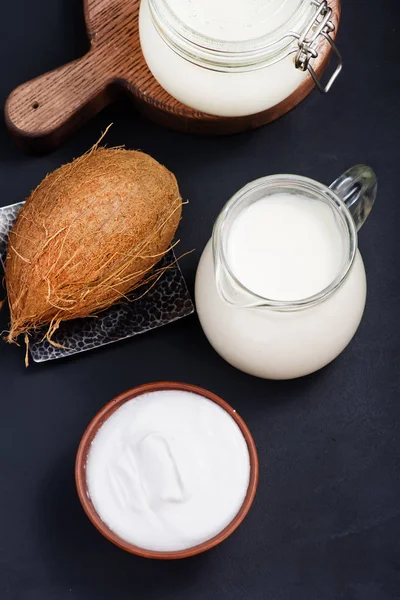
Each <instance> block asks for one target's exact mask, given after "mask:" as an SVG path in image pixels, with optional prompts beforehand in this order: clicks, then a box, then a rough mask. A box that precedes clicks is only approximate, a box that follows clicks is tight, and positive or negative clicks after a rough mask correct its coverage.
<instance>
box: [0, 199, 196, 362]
mask: <svg viewBox="0 0 400 600" xmlns="http://www.w3.org/2000/svg"><path fill="white" fill-rule="evenodd" d="M22 205H23V202H20V203H19V204H13V205H12V206H5V207H3V208H0V262H1V269H2V270H3V271H4V261H5V257H6V253H7V240H8V234H9V231H10V229H11V227H12V226H13V224H14V221H15V219H16V217H17V215H18V212H19V210H20V208H21V206H22ZM157 266H158V267H160V266H170V268H169V269H167V270H166V271H165V273H164V274H163V276H162V277H161V278H160V279H159V281H158V282H157V283H156V285H154V287H153V288H151V289H150V290H149V291H148V292H147V293H145V295H143V294H144V292H145V291H146V288H145V287H142V288H139V289H138V290H136V291H135V292H134V293H132V294H131V296H130V302H127V301H125V302H121V303H120V304H116V305H114V306H112V307H111V308H109V309H107V310H106V311H104V312H102V313H100V315H98V316H97V317H87V318H86V319H76V320H74V321H65V322H64V323H62V324H61V325H60V329H59V330H58V331H57V332H56V333H55V334H54V336H53V340H54V342H56V343H57V344H60V345H61V346H64V348H56V347H54V346H52V345H51V344H50V343H49V342H47V341H42V339H43V333H44V332H43V331H40V330H39V331H36V332H34V333H33V334H32V336H31V343H30V345H29V351H30V354H31V356H32V358H33V360H34V361H35V362H44V361H47V360H54V359H56V358H63V357H66V356H71V355H73V354H77V353H79V352H85V351H87V350H93V349H94V348H99V347H100V346H104V345H106V344H112V343H114V342H118V341H120V340H124V339H126V338H130V337H133V336H135V335H138V334H139V333H145V332H146V331H150V330H151V329H156V328H157V327H161V326H162V325H166V324H168V323H172V322H173V321H176V320H178V319H181V318H183V317H186V316H188V315H190V314H192V313H193V312H194V306H193V302H192V300H191V297H190V295H189V292H188V289H187V285H186V282H185V279H184V277H183V275H182V272H181V270H180V268H179V265H178V263H177V262H176V258H175V254H174V252H173V250H171V251H170V252H168V253H167V254H166V256H165V257H164V258H163V259H162V261H161V262H160V263H159V264H158V265H157Z"/></svg>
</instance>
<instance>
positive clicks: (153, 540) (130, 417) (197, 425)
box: [86, 390, 250, 551]
mask: <svg viewBox="0 0 400 600" xmlns="http://www.w3.org/2000/svg"><path fill="white" fill-rule="evenodd" d="M86 472H87V484H88V491H89V494H90V498H91V500H92V502H93V505H94V507H95V509H96V511H97V513H98V514H99V516H100V518H101V519H102V520H103V521H104V523H105V524H106V525H107V526H108V527H109V528H110V529H111V530H112V531H113V532H114V533H116V534H117V535H119V537H121V538H122V539H124V540H125V541H127V542H129V543H131V544H135V545H137V546H139V547H141V548H144V549H147V550H154V551H173V550H184V549H187V548H191V547H192V546H195V545H197V544H200V543H202V542H204V541H206V540H208V539H210V538H212V537H214V536H215V535H216V534H218V533H219V532H220V531H222V530H223V529H224V528H225V527H226V526H227V525H228V524H229V523H230V522H231V521H232V519H233V518H234V517H235V516H236V514H237V513H238V512H239V510H240V508H241V506H242V504H243V502H244V499H245V496H246V493H247V489H248V485H249V479H250V459H249V453H248V449H247V445H246V441H245V439H244V437H243V435H242V433H241V431H240V429H239V427H238V425H237V424H236V422H235V421H234V420H233V419H232V417H231V416H230V415H229V414H228V413H227V412H226V411H225V410H224V409H223V408H221V407H220V406H219V405H217V404H216V403H214V402H212V401H211V400H207V399H206V398H203V397H202V396H199V395H197V394H193V393H190V392H183V391H175V390H170V391H159V392H151V393H148V394H144V395H143V396H140V397H138V398H135V399H133V400H130V401H128V402H127V403H126V404H124V405H123V406H121V408H119V409H118V410H117V411H116V412H115V413H114V414H113V415H112V416H111V417H110V418H109V419H108V420H107V421H106V422H105V423H104V424H103V425H102V427H101V428H100V430H99V432H98V433H97V435H96V437H95V439H94V441H93V444H92V447H91V449H90V452H89V455H88V460H87V469H86Z"/></svg>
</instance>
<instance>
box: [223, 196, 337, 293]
mask: <svg viewBox="0 0 400 600" xmlns="http://www.w3.org/2000/svg"><path fill="white" fill-rule="evenodd" d="M339 227H340V223H339V222H338V219H337V217H336V215H335V213H334V212H333V210H332V208H331V207H330V206H329V205H328V204H324V203H323V202H320V201H317V200H312V199H310V198H306V197H303V196H297V195H294V194H273V195H271V196H267V197H265V198H263V199H261V200H258V201H256V202H254V203H253V204H251V205H250V206H248V207H247V208H245V209H244V210H243V211H242V212H241V213H240V214H239V215H238V216H237V217H236V219H235V221H234V223H233V225H232V226H231V229H230V231H229V237H228V241H227V261H228V265H229V266H230V268H231V270H232V272H233V274H234V275H235V276H236V278H237V279H238V280H239V281H240V283H242V284H243V285H244V286H245V287H246V288H247V289H249V290H250V291H251V292H253V293H255V294H258V295H259V296H262V297H264V298H269V299H272V300H285V301H290V300H293V301H294V300H301V299H305V298H309V297H310V296H313V295H314V294H317V293H318V292H320V291H322V290H323V289H325V288H326V287H328V286H329V284H330V283H332V281H333V280H334V279H335V278H336V276H337V275H338V274H339V272H340V268H341V266H342V263H343V260H344V257H343V242H342V231H341V229H340V228H339Z"/></svg>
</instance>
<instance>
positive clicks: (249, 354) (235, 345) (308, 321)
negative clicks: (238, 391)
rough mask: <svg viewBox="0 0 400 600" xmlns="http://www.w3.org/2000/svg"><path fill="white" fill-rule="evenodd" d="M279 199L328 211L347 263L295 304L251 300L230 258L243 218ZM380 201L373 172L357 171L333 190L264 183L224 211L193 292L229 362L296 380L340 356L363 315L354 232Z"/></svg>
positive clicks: (308, 182) (296, 182) (291, 179)
mask: <svg viewBox="0 0 400 600" xmlns="http://www.w3.org/2000/svg"><path fill="white" fill-rule="evenodd" d="M277 193H289V194H295V195H298V196H301V197H302V198H304V197H307V198H309V199H312V201H317V203H324V204H325V205H327V206H328V207H329V209H330V211H329V213H330V214H331V213H332V216H333V218H334V219H335V222H337V224H338V227H339V231H340V237H339V244H341V248H340V249H341V251H342V258H341V259H340V261H339V262H340V267H339V268H338V272H337V273H336V275H335V277H334V279H333V280H332V281H330V283H329V285H328V286H327V287H325V288H324V289H323V290H321V291H320V292H318V293H317V294H314V295H313V296H311V297H308V298H301V299H297V300H296V301H287V300H285V301H281V300H279V299H277V300H273V299H270V298H264V297H262V296H260V295H258V294H255V293H253V292H252V291H250V290H249V289H248V288H246V286H245V285H244V284H243V283H242V282H241V281H239V280H238V278H237V277H236V276H235V274H234V272H233V270H232V268H231V265H230V264H229V260H228V258H227V240H228V238H229V235H230V232H231V228H232V225H233V224H234V223H235V221H236V220H237V218H238V217H239V215H240V214H241V212H242V211H243V210H244V209H246V208H247V207H249V206H250V205H251V204H253V203H255V202H257V201H258V200H260V199H262V198H265V197H267V198H268V196H270V195H273V194H277ZM375 196H376V177H375V174H374V172H373V171H372V170H371V169H370V168H369V167H366V166H363V165H358V166H356V167H353V168H352V169H350V170H349V171H347V172H346V173H344V174H343V175H342V176H341V177H339V179H337V180H336V181H335V182H334V183H333V184H332V185H331V186H330V187H329V188H328V187H326V186H325V185H323V184H321V183H318V182H316V181H314V180H312V179H308V178H305V177H300V176H295V175H273V176H271V177H265V178H263V179H259V180H257V181H255V182H253V183H250V184H249V185H247V186H246V187H244V188H243V189H242V190H240V191H239V192H238V193H237V194H236V195H235V196H234V197H233V198H232V199H231V200H230V201H229V202H228V203H227V204H226V206H225V207H224V209H223V210H222V212H221V214H220V215H219V217H218V219H217V221H216V224H215V226H214V231H213V235H212V239H211V240H210V242H209V243H208V244H207V246H206V248H205V250H204V252H203V255H202V257H201V259H200V262H199V266H198V271H197V276H196V291H195V294H196V306H197V312H198V315H199V318H200V323H201V325H202V327H203V330H204V332H205V334H206V336H207V338H208V340H209V341H210V343H211V344H212V346H213V347H214V348H215V350H216V351H217V352H218V353H219V354H220V355H221V356H222V357H223V358H224V359H225V360H227V361H228V362H229V363H230V364H232V365H233V366H235V367H237V368H238V369H241V370H242V371H245V372H246V373H249V374H251V375H255V376H258V377H264V378H268V379H291V378H295V377H301V376H303V375H307V374H309V373H312V372H314V371H316V370H318V369H320V368H322V367H324V366H325V365H326V364H328V363H329V362H331V361H332V360H333V359H334V358H336V357H337V356H338V355H339V354H340V352H342V350H343V349H344V348H345V347H346V346H347V344H348V343H349V342H350V340H351V339H352V337H353V335H354V334H355V332H356V330H357V328H358V326H359V323H360V321H361V317H362V315H363V311H364V306H365V300H366V278H365V271H364V264H363V260H362V258H361V254H360V252H359V251H358V249H357V230H358V229H359V228H360V227H361V226H362V225H363V223H364V221H365V220H366V218H367V216H368V214H369V212H370V210H371V208H372V205H373V203H374V201H375ZM295 226H297V221H295ZM339 247H340V246H339ZM339 262H338V264H339Z"/></svg>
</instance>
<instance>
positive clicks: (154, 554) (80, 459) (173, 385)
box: [75, 381, 259, 560]
mask: <svg viewBox="0 0 400 600" xmlns="http://www.w3.org/2000/svg"><path fill="white" fill-rule="evenodd" d="M166 390H179V391H186V392H192V393H194V394H198V395H200V396H203V397H204V398H208V399H209V400H212V401H213V402H215V403H216V404H218V405H219V406H221V407H222V408H223V409H224V410H226V412H227V413H228V414H229V415H230V416H231V417H232V418H233V419H234V421H235V422H236V423H237V425H238V426H239V428H240V430H241V432H242V434H243V437H244V438H245V440H246V444H247V448H248V451H249V458H250V481H249V487H248V488H247V494H246V497H245V499H244V501H243V504H242V506H241V508H240V510H239V512H238V513H237V515H236V516H235V517H234V518H233V519H232V521H231V522H230V523H229V524H228V525H227V526H226V527H225V528H224V529H223V530H222V531H220V532H219V533H218V534H217V535H215V536H214V537H212V538H210V539H209V540H206V541H205V542H203V543H201V544H198V545H197V546H193V547H191V548H186V549H184V550H178V551H155V550H147V549H145V548H141V547H140V546H135V545H134V544H130V543H129V542H127V541H125V540H123V539H122V538H120V537H119V536H118V535H117V534H115V533H114V532H113V531H111V529H109V528H108V527H107V525H106V524H105V523H103V521H102V520H101V519H100V517H99V515H98V513H97V512H96V509H95V508H94V506H93V504H92V501H91V500H90V497H89V495H88V490H87V483H86V461H87V455H88V452H89V449H90V445H91V443H92V441H93V439H94V437H95V435H96V434H97V432H98V430H99V429H100V427H101V426H102V425H103V423H105V421H106V420H107V419H108V418H109V417H110V416H111V415H112V414H113V413H114V412H115V411H116V410H117V409H118V408H119V407H120V406H122V405H123V404H125V402H128V401H129V400H132V399H133V398H136V397H138V396H141V395H143V394H147V393H151V392H155V391H166ZM258 474H259V466H258V456H257V450H256V446H255V443H254V440H253V437H252V435H251V433H250V431H249V429H248V427H247V425H246V424H245V422H244V421H243V419H242V418H241V417H240V416H239V415H238V413H237V412H236V411H235V410H234V409H233V408H232V407H231V406H230V405H229V404H228V403H227V402H225V400H222V398H220V397H219V396H217V395H216V394H214V393H213V392H210V391H208V390H206V389H204V388H201V387H198V386H196V385H191V384H187V383H178V382H172V381H160V382H156V383H147V384H144V385H140V386H137V387H134V388H132V389H130V390H127V391H126V392H123V393H122V394H120V395H119V396H117V397H116V398H114V399H113V400H111V402H108V404H106V405H105V406H104V407H103V408H102V409H101V410H100V411H99V412H98V413H97V415H96V416H95V417H94V418H93V419H92V421H91V422H90V423H89V425H88V427H87V429H86V431H85V433H84V434H83V437H82V439H81V441H80V444H79V447H78V452H77V455H76V462H75V482H76V488H77V492H78V497H79V500H80V502H81V504H82V507H83V509H84V511H85V513H86V515H87V516H88V518H89V519H90V521H91V522H92V523H93V525H94V526H95V527H96V529H97V530H98V531H99V532H100V533H101V534H102V535H103V536H104V537H105V538H106V539H107V540H109V541H110V542H112V543H113V544H115V545H116V546H118V547H119V548H121V549H122V550H125V551H126V552H129V553H131V554H135V555H137V556H141V557H144V558H153V559H161V560H172V559H180V558H188V557H190V556H195V555H196V554H201V553H202V552H206V551H207V550H210V549H211V548H214V547H215V546H217V545H219V544H220V543H221V542H223V541H224V540H226V539H227V538H228V537H229V536H230V535H231V534H232V533H233V532H234V531H235V530H236V529H237V528H238V527H239V525H240V524H241V523H242V521H243V520H244V518H245V517H246V515H247V513H248V512H249V510H250V508H251V505H252V504H253V501H254V497H255V494H256V490H257V485H258Z"/></svg>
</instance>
